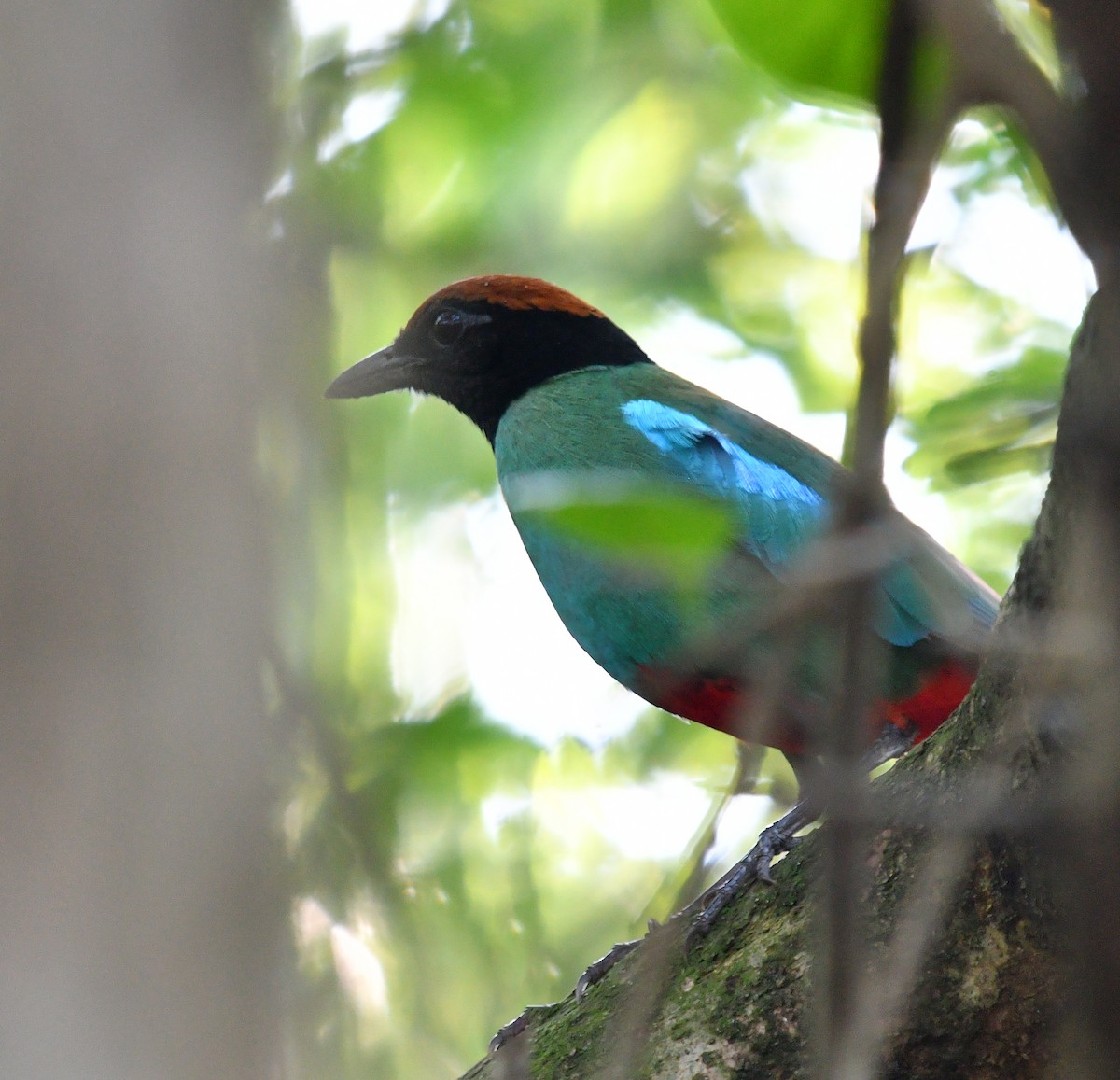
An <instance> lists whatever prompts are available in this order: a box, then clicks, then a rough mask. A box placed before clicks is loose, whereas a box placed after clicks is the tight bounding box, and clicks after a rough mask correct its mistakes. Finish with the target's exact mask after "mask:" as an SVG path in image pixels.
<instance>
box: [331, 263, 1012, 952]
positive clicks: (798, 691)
mask: <svg viewBox="0 0 1120 1080" xmlns="http://www.w3.org/2000/svg"><path fill="white" fill-rule="evenodd" d="M395 390H411V391H415V392H419V393H420V394H426V395H434V396H435V397H437V398H440V399H442V400H443V401H445V402H446V403H447V404H449V405H451V406H453V407H454V408H455V409H457V410H458V411H459V412H460V413H462V414H464V415H465V416H466V417H467V418H468V419H469V420H471V421H473V422H474V424H475V425H477V427H478V428H479V429H480V430H481V431H482V433H483V435H485V437H486V438H487V440H488V441H489V443H490V445H491V447H492V448H493V451H494V456H495V460H496V465H497V477H498V483H499V486H500V488H501V491H502V493H503V496H504V497H505V500H506V502H507V504H508V506H509V509H510V514H511V517H512V519H513V522H514V524H515V525H516V527H517V529H518V531H519V532H520V535H521V539H522V542H523V544H524V546H525V550H526V551H527V553H528V555H529V558H530V560H531V562H532V564H533V566H534V568H535V569H536V572H537V574H538V576H539V577H540V580H541V583H542V585H543V586H544V589H545V592H546V593H547V594H548V596H549V598H550V600H551V601H552V604H553V606H554V607H555V609H556V611H557V613H558V614H559V616H560V619H561V620H562V621H563V623H564V624H565V626H566V627H567V628H568V630H569V632H570V633H571V635H572V636H573V637H574V638H575V640H576V641H577V642H578V643H579V644H580V646H582V648H583V649H584V651H586V652H587V653H588V654H589V655H590V656H591V657H592V659H593V660H595V661H596V662H597V663H598V664H599V665H600V666H601V667H602V668H604V669H605V670H606V671H607V672H608V673H609V674H610V675H611V676H613V677H614V678H615V679H616V680H617V681H618V682H620V683H622V684H623V685H624V686H626V687H627V688H629V689H630V690H632V691H634V692H635V693H637V694H638V695H640V696H641V697H643V698H644V699H645V700H646V701H648V702H649V703H650V704H652V705H654V706H657V707H659V708H662V709H664V710H666V711H668V712H670V713H673V714H676V715H677V716H679V717H682V718H684V719H685V720H689V721H693V722H696V723H699V724H703V725H705V726H707V727H710V728H714V729H716V730H718V731H721V732H724V733H726V734H729V735H732V736H735V737H739V738H746V739H748V740H749V741H754V742H761V743H764V744H765V745H768V746H772V747H775V748H777V749H778V750H780V751H782V752H783V753H784V754H785V755H786V756H787V757H788V758H789V759H790V762H791V764H792V765H793V767H794V771H795V773H796V774H797V776H798V779H799V780H801V781H802V783H803V785H804V781H805V778H806V777H807V776H808V775H809V773H810V769H809V766H810V764H811V763H812V762H813V761H815V760H816V757H817V748H819V747H820V745H821V741H820V739H821V731H822V730H823V729H824V726H825V725H827V724H828V723H829V717H830V712H831V710H833V709H834V708H835V705H834V704H833V702H832V700H830V697H831V688H832V687H833V686H834V684H835V677H834V673H835V671H836V670H837V659H838V657H839V656H840V655H841V652H840V650H841V647H842V645H843V642H842V641H841V640H840V638H841V637H842V636H843V630H842V629H841V626H840V624H838V622H837V621H836V620H835V619H830V618H828V617H827V612H825V613H822V612H821V610H820V608H819V606H818V607H817V608H814V607H813V606H812V605H811V604H806V605H803V606H804V610H803V611H802V612H801V614H800V616H798V615H797V610H798V609H797V596H798V592H797V590H798V587H799V585H800V586H805V583H806V582H809V583H810V584H811V583H812V582H813V581H814V580H816V581H819V580H821V578H822V570H823V571H825V573H824V574H823V577H824V579H825V580H827V579H828V577H829V573H832V575H833V576H834V577H835V578H836V579H837V580H842V579H843V578H844V577H845V576H846V575H847V576H850V573H855V572H856V571H855V570H852V571H851V572H850V573H849V572H848V571H846V570H845V564H846V562H851V563H852V565H853V566H855V567H857V568H858V566H861V565H863V566H865V572H866V573H869V574H870V575H871V577H872V578H873V581H874V585H873V597H872V607H871V611H872V618H871V622H872V625H873V630H874V636H875V639H876V641H877V642H878V643H879V648H880V651H881V656H882V665H881V666H882V669H883V671H882V678H881V679H880V680H879V682H878V684H877V689H876V692H875V695H874V702H873V707H872V708H871V710H870V719H869V722H868V725H867V728H868V730H867V731H866V741H865V746H866V749H867V764H873V763H875V762H876V761H878V760H880V759H885V758H887V757H893V756H897V754H898V753H900V752H902V751H903V750H905V749H907V748H908V747H910V746H912V745H913V744H915V743H917V742H920V741H922V740H923V739H925V738H926V737H927V736H929V735H930V734H931V733H932V732H933V731H934V730H936V729H937V728H938V727H939V726H940V725H941V724H942V723H943V722H944V721H945V720H946V719H948V717H949V716H950V715H951V714H952V713H953V712H954V710H955V709H956V707H957V706H958V705H959V704H960V702H961V701H962V700H963V698H964V697H965V695H966V694H967V692H968V690H969V689H970V687H971V685H972V683H973V681H974V679H975V677H976V674H977V671H978V668H979V661H980V652H981V649H982V646H983V643H984V640H985V638H986V637H987V634H988V632H989V631H990V629H991V627H992V626H993V624H994V622H995V619H996V615H997V611H998V606H999V598H998V596H997V595H996V594H995V592H994V591H993V590H992V589H990V588H989V587H988V586H987V585H986V584H984V583H983V582H982V581H981V580H980V579H979V578H978V577H977V576H976V575H974V574H973V573H972V572H971V571H969V570H968V569H967V568H966V567H964V566H963V565H962V564H961V563H960V562H959V561H957V560H956V559H955V558H954V557H953V556H952V555H950V554H949V553H948V552H947V551H946V550H945V549H943V548H942V547H940V546H939V545H938V544H937V543H936V542H935V541H934V540H933V539H932V538H931V537H930V536H929V535H928V534H926V533H925V532H923V531H922V530H921V529H919V528H918V527H917V526H916V525H914V524H912V523H910V522H909V521H908V520H906V519H905V518H904V517H903V516H902V515H901V514H900V513H899V512H898V511H896V510H894V509H893V508H888V510H887V511H886V512H885V513H884V514H883V515H882V516H881V518H880V519H879V520H878V526H877V527H876V528H875V529H872V530H871V531H869V532H866V533H865V535H863V536H861V537H860V539H859V540H858V542H850V543H849V544H848V545H847V547H845V546H844V545H843V544H842V543H841V542H840V540H838V539H837V538H835V537H833V540H832V541H831V545H832V546H831V547H830V546H829V544H830V539H829V538H830V536H833V534H832V533H831V532H830V529H831V528H832V525H833V524H834V522H835V517H836V512H837V506H838V503H839V500H840V499H841V497H842V493H843V491H844V490H845V485H846V484H849V483H850V482H851V474H850V473H848V472H847V470H845V469H844V468H843V467H842V466H841V465H840V464H839V463H837V462H836V461H834V460H833V459H832V458H830V457H828V456H827V455H826V454H824V453H822V452H821V451H819V450H817V449H816V448H815V447H813V446H811V445H809V444H808V443H806V442H804V441H802V440H800V439H798V438H797V437H795V436H794V435H792V434H791V433H789V432H787V431H784V430H783V429H781V428H779V427H777V426H775V425H774V424H771V423H769V422H768V421H767V420H765V419H763V418H762V417H760V416H757V415H755V414H753V413H751V412H749V411H747V410H746V409H744V408H741V407H740V406H738V405H736V404H733V403H732V402H729V401H727V400H724V399H723V398H721V397H719V396H718V395H716V394H714V393H712V392H711V391H709V390H706V389H704V388H702V387H700V386H697V385H695V384H693V383H691V382H689V381H687V380H685V379H683V378H681V377H680V376H678V375H676V374H673V373H671V372H670V371H668V370H666V369H665V368H663V367H661V366H659V365H658V364H656V363H654V362H653V360H651V359H650V357H649V356H647V355H646V353H645V352H644V351H643V350H642V348H641V347H640V346H639V345H638V343H637V342H636V341H635V340H634V339H633V338H632V337H631V336H630V335H629V334H628V333H626V332H625V331H624V330H622V329H621V328H620V327H619V326H617V325H616V324H615V323H614V322H612V321H611V320H610V319H609V318H608V317H607V316H606V315H605V314H603V312H602V311H600V310H599V309H598V308H596V307H594V306H592V305H591V304H589V303H587V302H585V301H583V300H581V299H580V298H579V297H577V296H575V295H574V294H573V293H571V292H569V291H567V290H565V289H563V288H561V287H559V286H557V285H553V284H550V283H549V282H546V281H544V280H541V279H539V278H534V277H526V276H520V275H512V274H489V275H484V276H476V277H470V278H466V279H464V280H462V281H457V282H454V283H453V284H450V285H447V286H446V287H444V288H441V289H440V290H438V291H437V292H435V293H434V294H433V295H431V296H430V297H429V298H428V299H427V300H425V301H424V302H423V303H422V304H421V305H420V306H419V307H418V308H417V309H416V311H415V313H414V314H413V315H412V317H411V318H410V319H409V320H408V322H407V324H406V325H405V327H404V328H403V329H402V330H401V331H400V333H399V335H398V336H397V338H396V339H395V340H394V341H393V342H392V343H391V344H390V345H388V346H387V347H385V348H383V349H381V350H380V351H379V352H375V353H373V355H371V356H369V357H367V358H365V359H364V360H361V361H359V362H358V363H356V364H355V365H354V366H352V367H350V368H348V369H347V370H345V371H344V372H342V373H341V374H340V375H338V376H337V378H335V379H334V381H333V382H332V383H331V384H330V386H329V387H328V389H327V391H326V396H327V397H329V398H360V397H367V396H372V395H377V394H382V393H387V392H390V391H395ZM658 500H661V503H659V502H658ZM659 505H663V506H664V507H665V508H664V510H663V511H661V516H662V518H663V519H664V520H665V523H666V525H667V527H668V528H669V531H670V533H672V532H673V529H674V528H675V529H676V530H677V531H678V532H679V531H681V530H683V531H684V532H685V533H686V534H687V533H688V531H689V527H690V526H689V523H690V522H691V521H693V520H695V521H696V522H697V523H698V524H697V531H698V532H701V533H704V535H705V536H707V538H708V539H707V541H706V543H707V547H705V545H704V544H700V543H698V544H697V549H696V551H693V550H692V549H690V548H689V547H688V546H687V536H686V538H685V544H684V546H683V547H680V546H679V545H678V547H673V546H672V543H670V542H669V541H666V543H665V544H664V545H662V547H661V548H659V547H658V545H657V544H656V543H653V544H651V545H642V544H634V545H632V546H635V547H637V548H641V549H642V550H639V551H634V552H629V551H627V550H626V547H627V543H630V542H631V541H633V540H634V539H635V528H636V526H635V522H636V521H637V522H638V523H639V526H641V525H642V523H645V524H648V523H649V522H650V521H653V522H655V523H656V522H657V520H658V510H657V507H658V506H659ZM651 506H652V507H653V508H654V509H653V511H652V515H651V512H650V511H649V507H651ZM573 507H575V508H576V509H577V510H578V509H583V510H586V511H588V512H587V513H583V514H582V515H581V514H579V513H576V514H572V513H570V512H567V511H570V510H571V509H572V508H573ZM639 509H641V510H642V511H643V512H642V513H640V514H639V513H638V510H639ZM694 511H695V517H694V516H693V512H694ZM682 522H683V524H682ZM612 529H613V532H612ZM612 535H613V536H615V537H616V539H614V540H612V539H611V537H612ZM674 535H675V534H674ZM619 536H620V537H621V538H622V540H621V541H619V540H618V539H617V537H619ZM677 539H678V540H679V537H678V538H677ZM651 552H652V553H651ZM697 552H698V553H699V554H697ZM822 552H823V554H821V553H822ZM814 553H816V558H815V560H814ZM700 556H703V557H700ZM814 574H815V575H816V576H815V577H814ZM808 591H809V592H811V589H810V590H808ZM763 705H766V707H765V708H763V707H762V706H763ZM755 706H759V708H757V709H756V710H755V711H757V712H765V713H766V714H767V715H766V717H765V720H764V722H761V723H756V724H753V725H752V723H751V713H752V708H754V707H755ZM815 816H816V814H815V810H814V809H813V808H812V807H811V806H810V805H809V803H808V802H805V801H803V802H802V803H799V804H798V806H796V807H794V810H793V811H791V812H790V813H789V814H787V815H786V817H785V818H783V819H782V821H781V822H779V823H778V826H777V827H771V830H768V834H769V836H768V839H766V838H767V834H764V839H766V843H762V842H761V841H760V848H759V849H756V851H755V852H752V855H754V856H755V857H754V860H753V862H751V861H750V859H751V856H748V858H747V859H745V860H744V861H743V863H741V864H740V866H741V867H746V869H745V870H743V871H742V872H741V873H740V879H739V881H738V882H737V883H736V884H735V886H734V887H735V888H736V889H737V888H740V887H741V885H742V879H743V877H744V876H748V877H761V878H763V879H764V880H769V866H770V860H771V859H772V858H773V857H774V855H775V854H776V853H778V852H781V851H784V850H788V849H789V846H790V844H791V843H792V834H793V832H795V831H796V830H797V829H799V828H801V827H803V826H804V825H805V824H807V823H808V822H809V821H811V820H812V819H813V818H814V817H815ZM787 834H788V835H787ZM729 877H730V876H729ZM727 898H728V894H719V895H718V896H716V897H715V898H714V903H713V904H712V905H711V909H710V910H709V909H705V910H704V911H702V912H701V915H702V916H703V917H705V918H707V917H708V916H709V915H712V916H713V917H714V913H715V911H718V909H719V908H721V907H722V906H723V904H724V903H726V900H727ZM709 922H710V920H709ZM589 970H590V969H589Z"/></svg>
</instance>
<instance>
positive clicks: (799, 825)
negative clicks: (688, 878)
mask: <svg viewBox="0 0 1120 1080" xmlns="http://www.w3.org/2000/svg"><path fill="white" fill-rule="evenodd" d="M813 817H814V815H813V813H812V811H810V810H809V809H808V808H807V807H806V806H805V805H804V804H803V803H798V804H797V806H795V807H794V808H793V809H792V810H791V811H790V812H789V813H788V814H786V815H785V817H783V818H780V819H779V820H778V821H776V822H774V824H773V825H770V826H769V827H767V828H766V829H763V831H762V834H761V835H760V836H759V838H758V842H757V843H756V844H755V845H754V847H753V848H751V850H750V851H748V852H747V854H746V855H744V856H743V858H741V859H740V860H739V861H738V862H737V863H736V864H735V865H734V866H733V867H732V868H731V869H730V870H728V872H727V873H726V874H724V875H723V877H721V878H720V879H719V881H717V882H716V883H715V884H714V885H713V886H712V887H711V888H710V889H709V890H708V891H707V892H706V893H704V895H703V896H701V897H700V899H699V901H698V902H697V903H698V904H699V907H700V910H699V912H698V913H697V914H696V915H694V916H693V918H692V924H691V925H690V926H689V928H688V932H687V934H685V939H684V948H685V952H688V951H690V950H691V949H692V948H693V947H694V946H695V945H697V944H698V943H699V942H700V941H701V940H702V939H703V938H704V937H706V936H707V934H708V932H709V931H710V930H711V928H712V927H713V926H714V925H715V922H716V919H717V918H718V917H719V916H720V914H721V913H722V912H723V909H724V908H726V907H727V905H728V904H730V903H731V901H732V900H734V899H735V898H736V897H737V896H739V895H740V894H741V893H743V892H744V891H746V890H747V889H748V888H750V886H751V885H753V884H754V883H755V882H756V881H761V882H762V883H763V884H765V885H773V884H774V876H773V874H772V873H771V864H772V863H773V862H774V860H775V859H776V858H777V857H778V856H779V855H782V854H784V853H785V852H787V851H792V850H793V849H794V848H795V847H796V846H797V844H798V843H800V840H801V837H798V836H794V833H796V832H797V831H798V830H799V829H803V828H804V827H805V826H806V825H808V824H809V822H810V821H812V820H813Z"/></svg>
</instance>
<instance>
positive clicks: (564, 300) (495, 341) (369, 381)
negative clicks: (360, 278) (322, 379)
mask: <svg viewBox="0 0 1120 1080" xmlns="http://www.w3.org/2000/svg"><path fill="white" fill-rule="evenodd" d="M634 363H649V358H648V357H647V356H646V355H645V353H643V352H642V350H641V349H640V348H639V347H638V345H637V343H636V342H635V341H634V340H633V339H632V338H631V337H630V336H629V335H628V334H626V333H625V332H624V331H622V330H620V329H619V328H618V327H617V326H615V325H614V323H612V322H611V321H610V319H608V318H607V317H606V316H605V315H604V314H603V313H602V312H601V311H599V310H597V309H596V308H593V307H592V306H591V305H590V304H587V303H584V301H582V300H580V299H579V298H578V297H577V296H573V295H572V294H571V293H570V292H568V291H566V290H565V289H561V288H559V287H558V286H556V285H550V284H549V283H548V282H547V281H541V280H540V279H539V278H529V277H517V276H514V275H506V274H490V275H487V276H485V277H474V278H467V279H466V280H464V281H457V282H455V284H453V285H448V286H447V287H446V288H443V289H440V290H439V292H437V293H434V294H433V295H432V296H430V297H428V299H427V300H425V301H424V303H422V304H421V305H420V307H418V308H417V309H416V311H415V313H414V314H413V316H412V318H411V319H409V320H408V325H407V326H405V328H404V329H403V330H402V331H401V332H400V334H398V335H397V339H396V341H394V342H393V343H392V344H391V345H388V346H386V347H385V348H384V349H382V350H381V351H380V352H375V353H374V354H373V355H372V356H367V357H366V358H365V359H364V360H360V361H359V362H358V363H356V364H355V365H354V366H353V367H352V368H348V369H347V370H346V371H344V372H343V373H342V374H341V375H339V376H338V377H337V378H336V379H335V380H334V382H332V383H331V384H330V386H329V387H328V388H327V397H331V398H355V397H369V396H370V395H372V394H383V393H385V392H386V391H388V390H403V389H409V390H417V391H419V392H421V393H424V394H434V395H436V396H437V397H440V398H442V399H443V400H444V401H446V402H448V403H449V404H451V405H454V406H455V408H456V409H458V410H459V411H460V412H462V413H464V414H465V415H466V416H468V417H469V418H470V419H471V420H473V421H474V422H475V423H476V424H477V425H478V426H479V427H480V428H481V429H482V431H483V433H484V434H485V435H486V437H487V438H488V439H489V440H490V441H491V442H493V441H494V436H495V433H496V432H497V428H498V421H499V420H500V419H501V418H502V414H503V413H504V412H505V411H506V409H507V408H508V407H509V406H510V405H511V404H512V403H513V402H514V401H516V400H517V399H518V398H519V397H521V395H522V394H524V393H526V392H527V391H528V390H531V389H532V388H533V387H534V386H538V385H540V384H541V383H543V382H544V381H546V380H547V379H551V378H554V377H555V376H557V375H563V374H565V373H568V372H572V371H579V370H581V369H583V368H592V367H618V366H622V365H625V364H634Z"/></svg>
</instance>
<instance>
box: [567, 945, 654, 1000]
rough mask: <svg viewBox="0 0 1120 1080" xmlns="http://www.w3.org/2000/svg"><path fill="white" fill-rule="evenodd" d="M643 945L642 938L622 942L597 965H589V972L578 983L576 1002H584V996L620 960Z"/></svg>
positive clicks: (596, 962) (598, 961)
mask: <svg viewBox="0 0 1120 1080" xmlns="http://www.w3.org/2000/svg"><path fill="white" fill-rule="evenodd" d="M641 943H642V939H641V938H636V939H635V940H634V941H620V942H619V943H618V944H617V945H615V946H613V947H612V948H611V949H610V951H609V952H608V953H607V954H606V956H602V957H600V958H599V959H598V960H596V961H595V963H593V964H589V965H588V967H587V970H586V971H584V973H583V974H582V975H581V976H580V977H579V982H577V983H576V1001H582V1000H583V995H584V994H586V993H587V991H588V989H590V988H591V987H592V986H594V985H595V984H596V983H597V982H598V981H599V980H600V979H601V978H602V977H603V976H604V975H606V973H607V972H608V971H610V969H611V968H613V967H614V966H615V964H617V963H618V962H619V960H621V959H622V958H623V957H624V956H629V955H630V954H631V953H632V952H633V951H634V950H635V949H636V948H637V947H638V946H639V945H640V944H641Z"/></svg>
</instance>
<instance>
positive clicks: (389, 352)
mask: <svg viewBox="0 0 1120 1080" xmlns="http://www.w3.org/2000/svg"><path fill="white" fill-rule="evenodd" d="M420 364H421V361H420V360H418V359H417V358H416V357H414V356H401V355H398V354H397V353H396V351H395V346H394V345H387V346H386V347H385V348H384V349H382V350H381V351H380V352H375V353H374V354H373V355H372V356H367V357H366V358H365V359H364V360H359V361H358V362H357V363H356V364H355V365H354V366H353V367H350V368H347V369H346V370H345V371H344V372H343V373H342V374H341V375H339V376H337V378H335V380H334V382H332V383H331V384H330V386H328V387H327V391H326V397H329V398H360V397H372V396H373V395H374V394H384V393H386V392H387V391H389V390H405V389H408V388H410V387H411V386H412V385H413V383H412V373H413V372H415V370H416V369H417V367H419V366H420Z"/></svg>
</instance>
